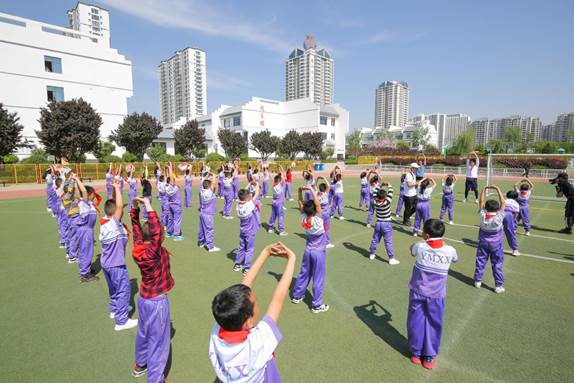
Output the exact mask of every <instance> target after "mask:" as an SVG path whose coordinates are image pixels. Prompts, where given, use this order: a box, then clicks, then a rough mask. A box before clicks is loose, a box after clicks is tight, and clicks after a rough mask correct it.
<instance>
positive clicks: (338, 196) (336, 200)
mask: <svg viewBox="0 0 574 383" xmlns="http://www.w3.org/2000/svg"><path fill="white" fill-rule="evenodd" d="M334 180H335V184H334V185H333V189H334V192H333V201H332V203H331V217H334V216H335V211H337V212H338V213H339V219H340V220H341V221H343V220H344V219H345V217H343V174H342V173H341V169H339V168H338V167H336V168H335V178H334Z"/></svg>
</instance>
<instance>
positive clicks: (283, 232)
mask: <svg viewBox="0 0 574 383" xmlns="http://www.w3.org/2000/svg"><path fill="white" fill-rule="evenodd" d="M288 235H289V234H288V233H287V232H286V231H282V232H281V233H279V236H280V237H286V236H288Z"/></svg>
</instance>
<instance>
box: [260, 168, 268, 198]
mask: <svg viewBox="0 0 574 383" xmlns="http://www.w3.org/2000/svg"><path fill="white" fill-rule="evenodd" d="M267 194H269V172H268V171H267V170H264V171H263V188H262V191H261V195H262V196H263V198H267Z"/></svg>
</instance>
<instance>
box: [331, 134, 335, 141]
mask: <svg viewBox="0 0 574 383" xmlns="http://www.w3.org/2000/svg"><path fill="white" fill-rule="evenodd" d="M331 140H333V141H335V133H331Z"/></svg>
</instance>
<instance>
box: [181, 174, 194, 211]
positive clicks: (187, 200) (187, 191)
mask: <svg viewBox="0 0 574 383" xmlns="http://www.w3.org/2000/svg"><path fill="white" fill-rule="evenodd" d="M183 179H184V182H185V183H184V185H183V196H184V206H185V207H186V208H190V207H191V205H192V200H193V198H192V197H193V194H192V192H191V191H192V190H191V189H192V180H193V179H192V177H191V165H188V166H187V168H186V169H185V175H184V176H183Z"/></svg>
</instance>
